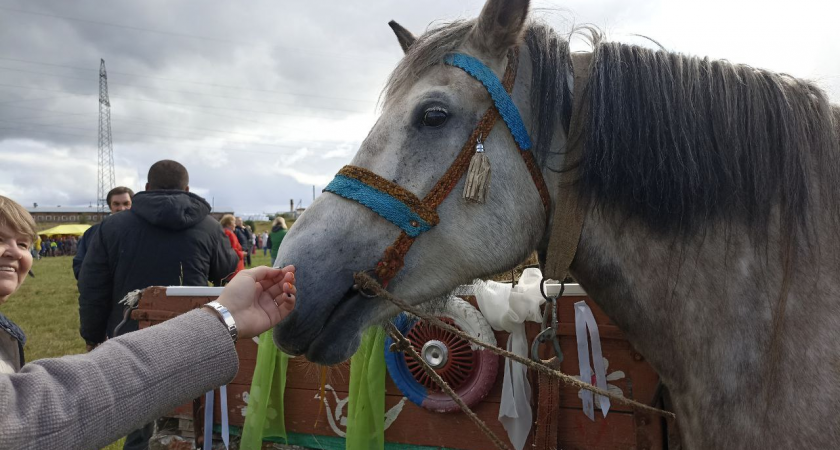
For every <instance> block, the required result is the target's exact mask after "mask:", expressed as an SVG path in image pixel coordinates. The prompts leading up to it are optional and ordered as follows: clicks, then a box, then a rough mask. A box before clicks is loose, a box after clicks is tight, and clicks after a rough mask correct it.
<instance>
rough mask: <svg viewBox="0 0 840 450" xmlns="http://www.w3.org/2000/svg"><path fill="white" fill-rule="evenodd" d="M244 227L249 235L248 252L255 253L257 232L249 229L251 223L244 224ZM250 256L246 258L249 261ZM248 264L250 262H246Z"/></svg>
mask: <svg viewBox="0 0 840 450" xmlns="http://www.w3.org/2000/svg"><path fill="white" fill-rule="evenodd" d="M245 229H246V230H248V233H250V235H251V251H250V252H249V253H250V254H252V255H256V254H257V233H255V232H254V230H252V229H251V225H245ZM250 259H251V258H250V257H249V258H248V260H249V261H250ZM248 264H249V265H250V262H249V263H248Z"/></svg>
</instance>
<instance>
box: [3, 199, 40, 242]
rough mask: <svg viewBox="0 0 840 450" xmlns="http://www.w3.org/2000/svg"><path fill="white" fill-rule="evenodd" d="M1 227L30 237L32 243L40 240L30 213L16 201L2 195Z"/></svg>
mask: <svg viewBox="0 0 840 450" xmlns="http://www.w3.org/2000/svg"><path fill="white" fill-rule="evenodd" d="M0 227H3V228H6V227H8V228H11V229H12V230H14V231H15V232H16V233H20V234H23V235H26V236H29V237H30V238H31V239H32V242H35V240H36V239H37V238H38V229H37V227H36V226H35V220H33V219H32V216H31V215H30V214H29V211H27V210H26V209H25V208H24V207H23V206H20V205H19V204H18V203H17V202H16V201H14V200H12V199H10V198H8V197H4V196H2V195H0Z"/></svg>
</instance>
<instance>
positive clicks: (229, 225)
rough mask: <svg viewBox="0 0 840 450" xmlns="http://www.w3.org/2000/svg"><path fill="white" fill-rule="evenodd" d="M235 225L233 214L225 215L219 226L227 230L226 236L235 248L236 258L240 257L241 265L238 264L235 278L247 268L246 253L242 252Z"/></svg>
mask: <svg viewBox="0 0 840 450" xmlns="http://www.w3.org/2000/svg"><path fill="white" fill-rule="evenodd" d="M235 224H236V218H234V217H233V215H231V214H225V215H224V216H222V218H221V219H220V220H219V225H221V226H222V228H223V229H224V230H225V236H227V238H228V240H229V241H230V246H231V248H233V251H235V252H236V256H238V257H239V263H237V264H236V271H235V272H234V273H233V274H234V276H235V275H236V274H237V273H239V271H240V270H242V269H244V268H245V262H244V259H245V252H244V251H243V250H242V246H241V245H239V239H237V238H236V234H234V232H233V230H234V228H236V225H235Z"/></svg>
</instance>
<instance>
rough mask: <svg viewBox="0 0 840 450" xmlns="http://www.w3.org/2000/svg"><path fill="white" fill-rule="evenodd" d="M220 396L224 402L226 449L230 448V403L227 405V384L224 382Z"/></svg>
mask: <svg viewBox="0 0 840 450" xmlns="http://www.w3.org/2000/svg"><path fill="white" fill-rule="evenodd" d="M219 398H221V403H222V442H223V443H224V444H225V449H229V448H230V427H229V426H228V405H227V385H226V384H223V385H222V387H220V388H219Z"/></svg>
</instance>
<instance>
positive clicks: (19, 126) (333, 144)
mask: <svg viewBox="0 0 840 450" xmlns="http://www.w3.org/2000/svg"><path fill="white" fill-rule="evenodd" d="M0 123H16V121H9V120H0ZM41 126H45V127H46V126H49V127H56V128H69V129H74V130H88V129H89V128H86V127H79V126H73V125H55V124H40V123H23V124H21V123H18V124H17V125H16V126H14V127H1V128H0V130H13V131H35V129H33V128H29V127H41ZM22 127H27V128H22ZM150 128H152V129H156V128H155V127H150ZM158 129H159V128H158ZM120 134H125V135H130V136H143V137H154V138H162V139H170V140H180V139H186V140H196V139H202V138H206V137H207V136H205V135H198V136H195V135H193V136H172V135H161V134H154V133H148V132H143V133H140V132H130V131H120ZM214 138H217V137H214ZM221 142H222V143H224V144H226V145H230V144H238V145H257V146H261V147H272V148H286V149H291V150H299V149H301V148H303V147H308V148H310V149H311V150H318V149H322V148H318V147H320V146H329V147H337V146H338V145H340V143H339V142H330V141H308V142H301V143H300V144H299V145H284V144H274V143H267V142H251V141H237V140H223V141H221Z"/></svg>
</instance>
